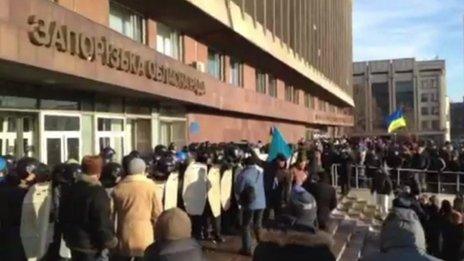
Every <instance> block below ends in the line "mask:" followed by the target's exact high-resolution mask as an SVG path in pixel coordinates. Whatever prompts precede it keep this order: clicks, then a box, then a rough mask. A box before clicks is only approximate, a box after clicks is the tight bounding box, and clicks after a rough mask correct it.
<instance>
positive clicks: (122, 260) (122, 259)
mask: <svg viewBox="0 0 464 261" xmlns="http://www.w3.org/2000/svg"><path fill="white" fill-rule="evenodd" d="M110 260H111V261H143V257H127V256H121V255H114V256H112V257H111V258H110Z"/></svg>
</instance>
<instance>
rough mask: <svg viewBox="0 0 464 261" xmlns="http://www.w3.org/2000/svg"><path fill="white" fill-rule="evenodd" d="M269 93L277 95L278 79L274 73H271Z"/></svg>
mask: <svg viewBox="0 0 464 261" xmlns="http://www.w3.org/2000/svg"><path fill="white" fill-rule="evenodd" d="M269 95H270V96H271V97H274V98H275V97H277V79H276V78H275V77H274V76H272V75H269Z"/></svg>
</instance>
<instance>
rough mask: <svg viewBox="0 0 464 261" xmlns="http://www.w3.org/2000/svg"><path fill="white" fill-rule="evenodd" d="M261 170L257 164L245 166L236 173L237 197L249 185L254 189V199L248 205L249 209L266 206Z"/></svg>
mask: <svg viewBox="0 0 464 261" xmlns="http://www.w3.org/2000/svg"><path fill="white" fill-rule="evenodd" d="M263 176H264V174H263V171H262V169H260V168H259V167H258V166H256V165H253V166H247V167H245V168H244V169H243V170H242V172H240V174H238V177H237V181H236V184H235V188H236V189H235V193H236V195H237V197H239V195H240V193H242V191H243V190H244V189H245V188H246V187H247V186H251V187H253V188H254V190H255V195H256V199H255V200H254V201H253V202H252V203H251V204H250V205H249V206H248V209H250V210H258V209H265V208H266V196H265V194H264V180H263Z"/></svg>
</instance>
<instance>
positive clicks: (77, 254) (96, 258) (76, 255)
mask: <svg viewBox="0 0 464 261" xmlns="http://www.w3.org/2000/svg"><path fill="white" fill-rule="evenodd" d="M71 260H72V261H108V250H103V251H102V252H99V253H85V252H81V251H74V250H71Z"/></svg>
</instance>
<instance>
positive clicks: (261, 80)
mask: <svg viewBox="0 0 464 261" xmlns="http://www.w3.org/2000/svg"><path fill="white" fill-rule="evenodd" d="M266 78H267V77H266V74H265V73H264V72H262V71H260V70H256V91H257V92H259V93H266Z"/></svg>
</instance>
